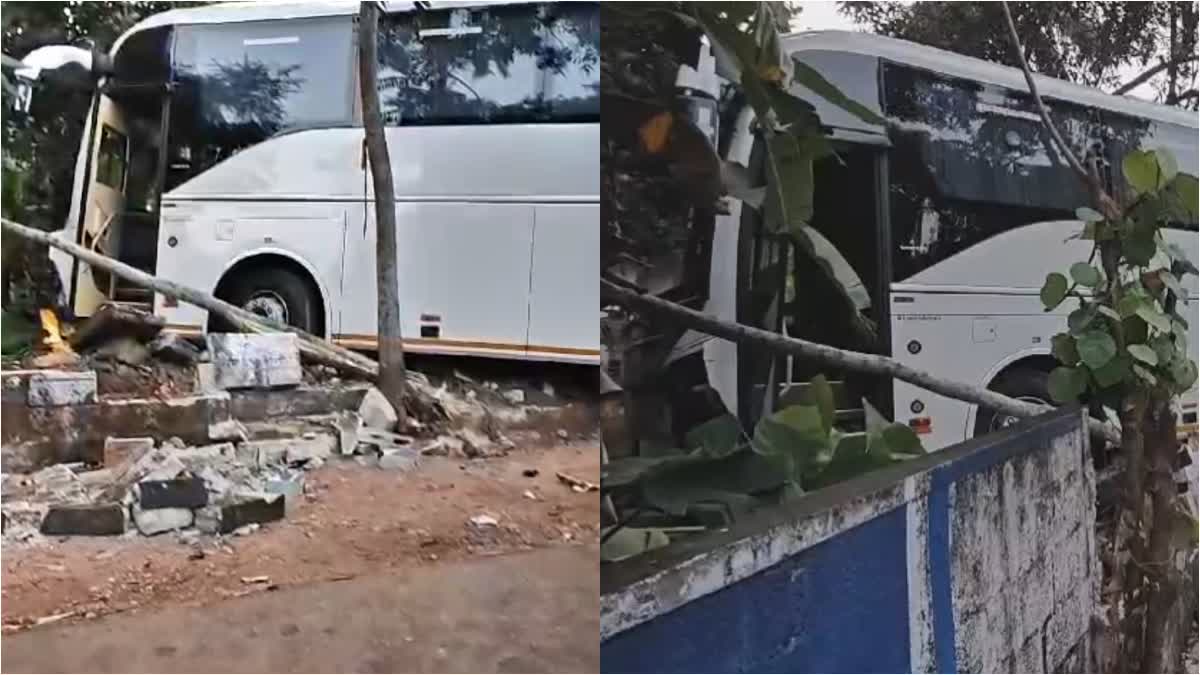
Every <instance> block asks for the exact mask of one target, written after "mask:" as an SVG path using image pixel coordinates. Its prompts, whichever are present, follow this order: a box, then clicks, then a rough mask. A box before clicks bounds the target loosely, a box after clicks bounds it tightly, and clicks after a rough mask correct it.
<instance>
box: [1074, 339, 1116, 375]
mask: <svg viewBox="0 0 1200 675" xmlns="http://www.w3.org/2000/svg"><path fill="white" fill-rule="evenodd" d="M1075 348H1076V349H1078V350H1079V358H1080V360H1082V361H1083V362H1084V363H1085V364H1087V367H1088V368H1091V369H1092V370H1095V369H1097V368H1100V367H1101V366H1103V365H1104V364H1106V363H1108V362H1109V361H1110V360H1112V357H1114V356H1116V355H1117V343H1116V342H1114V341H1113V339H1112V336H1111V335H1109V334H1108V333H1106V332H1104V331H1102V330H1090V331H1087V332H1086V333H1084V334H1082V335H1080V336H1079V338H1078V339H1076V340H1075Z"/></svg>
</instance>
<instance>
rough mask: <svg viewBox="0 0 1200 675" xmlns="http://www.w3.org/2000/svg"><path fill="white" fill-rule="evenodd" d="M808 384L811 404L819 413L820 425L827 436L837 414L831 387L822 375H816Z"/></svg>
mask: <svg viewBox="0 0 1200 675" xmlns="http://www.w3.org/2000/svg"><path fill="white" fill-rule="evenodd" d="M808 384H809V386H810V387H811V391H812V396H813V402H814V403H816V405H817V410H818V411H819V412H820V413H821V425H822V426H823V427H824V428H825V434H826V435H828V434H829V432H830V431H832V430H833V418H834V414H835V413H836V412H837V408H836V406H835V405H834V402H833V387H831V386H829V380H826V379H825V376H824V375H817V376H816V377H814V378H813V379H811V380H809V383H808Z"/></svg>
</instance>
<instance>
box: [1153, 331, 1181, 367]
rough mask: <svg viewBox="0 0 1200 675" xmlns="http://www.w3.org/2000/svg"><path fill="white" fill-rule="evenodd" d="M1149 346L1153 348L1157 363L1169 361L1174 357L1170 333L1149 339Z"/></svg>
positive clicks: (1172, 339) (1173, 341)
mask: <svg viewBox="0 0 1200 675" xmlns="http://www.w3.org/2000/svg"><path fill="white" fill-rule="evenodd" d="M1150 348H1151V349H1153V350H1154V354H1155V356H1157V357H1158V362H1159V363H1164V364H1165V363H1170V362H1171V361H1173V360H1174V359H1175V339H1174V337H1173V336H1171V335H1165V334H1160V335H1158V336H1157V337H1155V338H1154V339H1153V340H1151V342H1150ZM1184 351H1186V350H1184Z"/></svg>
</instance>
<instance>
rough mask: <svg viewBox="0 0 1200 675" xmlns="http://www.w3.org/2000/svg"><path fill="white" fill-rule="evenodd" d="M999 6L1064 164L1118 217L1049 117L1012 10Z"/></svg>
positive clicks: (1106, 214)
mask: <svg viewBox="0 0 1200 675" xmlns="http://www.w3.org/2000/svg"><path fill="white" fill-rule="evenodd" d="M1000 8H1001V9H1003V10H1004V21H1005V23H1007V24H1008V37H1009V38H1010V39H1011V41H1012V46H1013V53H1014V54H1016V57H1017V63H1019V64H1021V72H1023V73H1024V74H1025V83H1026V84H1028V85H1029V94H1030V96H1032V97H1033V102H1034V105H1035V106H1036V107H1037V111H1038V116H1039V117H1041V118H1042V125H1043V126H1045V127H1046V131H1047V132H1049V134H1050V138H1051V140H1053V141H1054V145H1055V146H1056V147H1057V148H1058V151H1059V152H1060V153H1062V155H1063V156H1064V157H1066V159H1067V164H1069V165H1070V166H1071V169H1072V170H1073V171H1074V172H1075V175H1077V176H1078V177H1079V179H1080V180H1082V181H1083V184H1084V185H1086V186H1087V187H1088V189H1089V190H1090V191H1091V193H1092V198H1093V199H1095V201H1096V204H1097V206H1098V207H1099V209H1100V211H1101V213H1103V214H1104V217H1105V218H1108V219H1109V220H1112V221H1116V220H1119V219H1120V218H1121V215H1122V214H1121V207H1120V206H1118V205H1117V203H1116V201H1114V200H1113V198H1112V197H1111V196H1110V195H1109V194H1108V193H1107V192H1106V191H1105V190H1104V185H1103V184H1102V183H1101V182H1100V177H1099V176H1098V175H1097V174H1096V171H1095V170H1094V169H1092V170H1089V169H1087V168H1084V165H1083V160H1082V159H1080V158H1079V157H1076V156H1075V153H1074V152H1073V151H1072V150H1071V146H1069V145H1067V142H1066V141H1065V140H1064V139H1063V137H1062V134H1061V133H1059V131H1058V126H1056V125H1055V124H1054V120H1053V119H1052V118H1051V117H1050V109H1049V108H1047V107H1046V102H1045V101H1043V100H1042V95H1041V94H1040V93H1039V92H1038V87H1037V82H1036V81H1034V79H1033V71H1031V70H1030V69H1029V61H1027V60H1025V50H1024V48H1023V47H1022V46H1021V36H1020V35H1018V34H1017V25H1016V24H1015V23H1014V22H1013V18H1012V12H1010V11H1009V9H1008V3H1007V2H1001V3H1000Z"/></svg>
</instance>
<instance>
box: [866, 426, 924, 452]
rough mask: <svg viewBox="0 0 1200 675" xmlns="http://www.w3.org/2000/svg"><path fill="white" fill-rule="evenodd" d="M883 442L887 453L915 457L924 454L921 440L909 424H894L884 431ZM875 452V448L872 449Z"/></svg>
mask: <svg viewBox="0 0 1200 675" xmlns="http://www.w3.org/2000/svg"><path fill="white" fill-rule="evenodd" d="M882 437H883V441H884V443H885V447H884V448H883V449H884V450H885V451H886V452H888V453H889V454H890V453H902V454H906V455H915V454H919V453H922V452H924V448H922V447H921V438H920V437H919V436H917V432H915V431H913V430H912V427H910V426H908V425H907V424H900V423H898V422H897V423H893V424H889V425H888V426H887V427H885V428H884V429H883V432H882ZM872 451H874V448H872Z"/></svg>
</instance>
